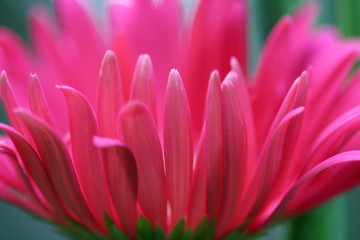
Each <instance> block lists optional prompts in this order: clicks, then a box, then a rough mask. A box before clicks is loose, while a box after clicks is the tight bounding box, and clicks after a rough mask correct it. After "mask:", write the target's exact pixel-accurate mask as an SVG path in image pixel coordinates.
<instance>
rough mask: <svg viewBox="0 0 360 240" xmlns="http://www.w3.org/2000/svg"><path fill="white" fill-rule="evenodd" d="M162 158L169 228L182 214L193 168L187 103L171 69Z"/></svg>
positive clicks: (176, 72)
mask: <svg viewBox="0 0 360 240" xmlns="http://www.w3.org/2000/svg"><path fill="white" fill-rule="evenodd" d="M164 156H165V164H166V179H167V187H168V195H169V202H170V206H171V211H172V212H171V214H172V225H173V226H175V225H176V223H177V222H178V221H179V220H180V218H181V217H182V216H184V214H185V209H186V204H187V202H188V198H189V193H190V183H191V177H192V167H193V157H194V156H193V136H192V128H191V117H190V109H189V103H188V99H187V96H186V92H185V89H184V85H183V83H182V80H181V77H180V75H179V73H178V71H177V70H174V69H173V70H171V72H170V75H169V81H168V85H167V90H166V97H165V113H164Z"/></svg>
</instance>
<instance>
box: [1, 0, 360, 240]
mask: <svg viewBox="0 0 360 240" xmlns="http://www.w3.org/2000/svg"><path fill="white" fill-rule="evenodd" d="M95 2H96V1H95ZM97 2H101V1H97ZM185 2H186V4H187V6H188V8H189V6H191V2H192V0H185ZM304 2H306V0H249V3H250V19H249V30H250V37H249V42H250V51H251V54H250V55H251V56H250V58H251V65H252V67H254V63H255V62H256V60H257V56H258V55H259V52H260V49H261V46H262V44H263V42H264V39H265V38H266V36H267V35H268V33H269V31H270V30H271V28H272V27H273V26H274V24H275V23H276V22H277V21H278V20H279V18H280V17H281V16H282V15H284V14H289V13H291V12H292V11H294V9H296V7H297V6H299V5H300V4H303V3H304ZM318 2H319V3H320V5H321V15H320V18H319V21H318V22H319V24H324V23H326V24H333V25H336V26H338V27H339V29H340V31H341V32H342V34H343V35H344V36H346V37H349V36H360V0H319V1H318ZM34 3H41V4H45V5H46V6H48V7H49V8H50V9H51V7H52V3H51V0H0V25H2V26H7V27H9V28H12V29H13V30H14V31H16V32H17V33H18V34H19V35H20V36H21V37H22V38H23V39H25V40H26V41H27V25H26V18H27V11H28V9H29V6H31V4H34ZM0 119H2V120H3V121H4V119H6V118H4V116H3V115H2V116H0ZM359 225H360V188H358V189H355V190H353V191H351V192H349V193H347V194H344V195H342V196H340V197H338V198H336V199H334V200H332V201H331V202H328V203H326V204H324V205H322V206H321V207H319V208H317V209H315V210H313V211H312V212H309V213H307V214H306V215H303V216H300V217H298V218H295V219H293V220H291V221H288V222H286V223H283V224H278V225H276V226H274V227H272V228H271V229H269V231H267V236H264V237H262V238H261V240H273V239H274V240H275V239H276V240H282V239H284V240H285V239H291V240H300V239H301V240H339V239H341V240H343V239H349V240H358V239H360V227H359ZM0 234H1V236H0V239H4V240H25V239H52V240H61V239H64V238H63V237H61V236H59V235H57V234H56V233H54V228H53V227H52V226H51V225H48V224H46V223H43V222H41V221H38V220H36V219H35V218H34V217H33V216H31V215H29V214H27V213H25V212H24V211H22V210H20V209H17V208H15V207H12V206H11V205H9V204H6V203H2V202H0Z"/></svg>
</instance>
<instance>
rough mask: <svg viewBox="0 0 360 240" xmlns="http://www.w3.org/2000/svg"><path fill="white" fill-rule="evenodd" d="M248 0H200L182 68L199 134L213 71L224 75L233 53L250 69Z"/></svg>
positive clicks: (242, 66)
mask: <svg viewBox="0 0 360 240" xmlns="http://www.w3.org/2000/svg"><path fill="white" fill-rule="evenodd" d="M246 12H247V1H242V0H241V1H237V0H236V1H234V0H227V1H200V3H199V7H198V10H197V13H196V16H195V19H194V23H193V27H192V31H191V33H190V34H191V38H190V43H189V47H188V50H187V51H186V52H185V54H184V55H185V56H184V57H183V59H184V61H183V62H182V68H181V72H182V73H183V78H184V84H185V88H186V89H187V90H188V91H187V93H188V97H189V103H190V105H191V115H192V117H193V122H194V132H195V137H196V138H198V135H199V134H200V131H201V124H202V119H203V114H204V112H203V109H204V103H205V98H206V89H205V88H204V87H203V86H206V85H207V82H208V79H209V75H210V73H211V71H213V70H214V69H218V70H219V72H220V76H224V75H225V74H226V73H227V72H228V71H229V70H230V67H229V65H228V61H229V60H230V58H231V57H232V56H235V57H237V58H238V59H240V62H241V68H242V70H243V72H246V69H247V61H246V59H247V57H246V56H247V52H246V49H247V48H246V29H247V27H246V25H247V24H246V21H247V20H246V19H247V14H246Z"/></svg>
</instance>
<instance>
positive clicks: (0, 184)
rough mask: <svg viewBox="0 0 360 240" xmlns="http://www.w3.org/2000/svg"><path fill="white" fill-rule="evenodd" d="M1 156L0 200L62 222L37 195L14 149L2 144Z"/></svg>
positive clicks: (0, 147) (0, 148)
mask: <svg viewBox="0 0 360 240" xmlns="http://www.w3.org/2000/svg"><path fill="white" fill-rule="evenodd" d="M5 144H6V143H5ZM0 155H1V157H0V159H1V161H0V167H1V171H0V199H2V200H5V201H7V202H10V203H11V204H15V205H17V206H19V207H21V208H24V209H26V210H30V211H32V212H35V213H37V214H39V215H40V216H42V217H44V218H52V219H56V220H59V221H60V218H59V216H57V215H56V214H54V212H53V210H52V208H47V207H45V206H44V204H43V203H42V202H41V201H40V199H39V198H38V196H37V195H36V194H35V192H34V189H33V186H32V185H31V183H30V181H29V178H27V177H26V175H25V173H24V171H23V169H22V168H21V167H20V164H19V159H18V158H17V157H16V154H15V152H14V151H13V149H11V148H9V147H8V146H6V145H2V144H1V146H0ZM47 206H48V204H47Z"/></svg>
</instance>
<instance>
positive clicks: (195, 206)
mask: <svg viewBox="0 0 360 240" xmlns="http://www.w3.org/2000/svg"><path fill="white" fill-rule="evenodd" d="M205 214H206V162H205V128H203V130H202V133H201V136H200V140H199V146H198V149H197V152H196V156H195V167H194V174H193V177H192V183H191V190H190V198H189V202H188V207H187V214H186V219H187V224H188V226H189V227H192V228H193V229H196V228H197V226H198V225H199V223H200V222H201V220H203V218H204V216H205Z"/></svg>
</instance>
